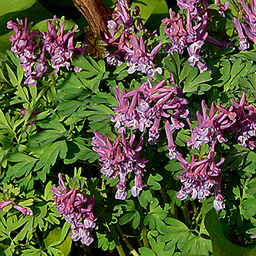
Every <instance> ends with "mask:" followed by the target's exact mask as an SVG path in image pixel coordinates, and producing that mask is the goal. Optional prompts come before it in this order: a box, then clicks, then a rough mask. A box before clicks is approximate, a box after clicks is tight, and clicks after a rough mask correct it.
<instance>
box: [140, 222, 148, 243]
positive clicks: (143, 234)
mask: <svg viewBox="0 0 256 256" xmlns="http://www.w3.org/2000/svg"><path fill="white" fill-rule="evenodd" d="M141 233H142V241H143V244H144V247H147V248H149V247H150V246H149V243H148V238H147V230H146V227H145V226H144V224H143V222H141Z"/></svg>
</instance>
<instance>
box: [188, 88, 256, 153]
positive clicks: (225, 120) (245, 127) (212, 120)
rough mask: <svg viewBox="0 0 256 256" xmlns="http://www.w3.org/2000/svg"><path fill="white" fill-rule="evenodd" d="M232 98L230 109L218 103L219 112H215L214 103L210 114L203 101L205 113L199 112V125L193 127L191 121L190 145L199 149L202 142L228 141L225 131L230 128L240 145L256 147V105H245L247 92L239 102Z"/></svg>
mask: <svg viewBox="0 0 256 256" xmlns="http://www.w3.org/2000/svg"><path fill="white" fill-rule="evenodd" d="M232 100H233V104H234V106H231V107H230V108H229V109H227V108H223V107H221V106H217V105H216V107H217V109H218V110H219V113H215V108H214V103H212V105H211V109H210V113H209V115H207V114H206V106H205V102H204V100H203V101H202V111H203V115H201V114H200V112H199V111H198V112H197V119H198V125H197V126H196V128H194V129H193V128H191V124H190V122H189V125H190V128H191V138H190V139H189V140H188V141H187V145H188V146H192V148H197V149H198V150H199V146H200V145H201V144H202V143H205V144H210V145H211V144H212V143H216V142H217V141H218V142H220V143H222V142H226V141H227V139H226V138H224V132H225V131H226V130H228V131H229V132H230V133H231V134H234V137H235V139H236V140H237V143H238V145H240V146H243V147H246V146H248V147H249V148H250V149H254V148H255V144H254V138H253V137H255V136H256V107H255V106H252V105H249V106H244V104H245V92H244V93H243V95H242V97H241V99H240V102H239V103H238V102H236V101H235V99H234V98H233V99H232Z"/></svg>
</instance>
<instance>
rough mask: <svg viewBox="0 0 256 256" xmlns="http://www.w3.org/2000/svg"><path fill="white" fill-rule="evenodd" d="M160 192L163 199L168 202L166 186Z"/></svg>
mask: <svg viewBox="0 0 256 256" xmlns="http://www.w3.org/2000/svg"><path fill="white" fill-rule="evenodd" d="M160 194H161V196H162V198H163V201H164V202H165V203H166V202H167V197H166V191H165V189H164V188H161V189H160Z"/></svg>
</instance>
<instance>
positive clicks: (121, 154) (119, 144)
mask: <svg viewBox="0 0 256 256" xmlns="http://www.w3.org/2000/svg"><path fill="white" fill-rule="evenodd" d="M94 134H95V137H94V138H93V140H92V145H93V148H92V149H93V150H94V151H95V152H97V153H98V154H99V156H100V159H99V161H100V166H101V167H102V168H101V173H102V174H104V175H106V176H107V177H109V178H110V179H115V178H119V179H120V183H119V184H118V185H117V186H116V187H117V192H116V195H115V198H116V199H118V200H124V199H125V198H126V197H127V192H126V177H127V175H128V174H130V173H132V172H134V174H135V186H134V187H132V189H131V192H132V195H133V196H134V197H138V196H139V193H140V191H141V190H142V189H143V187H144V185H143V184H142V182H141V177H142V175H143V172H144V168H145V163H146V162H147V161H146V160H145V159H144V158H141V156H140V151H141V150H142V145H143V142H144V139H143V137H141V138H140V142H139V144H138V145H137V147H136V148H135V149H132V145H133V142H134V140H135V135H134V134H133V135H132V136H131V138H130V140H129V142H127V141H126V139H125V137H124V134H123V133H121V137H122V139H121V141H120V140H119V139H118V138H117V139H116V141H115V142H114V143H113V144H111V142H110V140H109V138H107V139H106V138H105V137H104V136H103V135H102V134H101V133H99V132H98V131H96V130H95V131H94Z"/></svg>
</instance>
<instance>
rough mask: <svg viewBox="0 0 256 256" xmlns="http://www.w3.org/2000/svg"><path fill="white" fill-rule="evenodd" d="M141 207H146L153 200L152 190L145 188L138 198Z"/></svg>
mask: <svg viewBox="0 0 256 256" xmlns="http://www.w3.org/2000/svg"><path fill="white" fill-rule="evenodd" d="M138 200H139V203H140V205H141V207H143V208H146V207H147V206H148V203H149V202H151V201H152V200H153V196H152V194H151V192H150V190H143V191H142V192H141V194H140V196H139V198H138Z"/></svg>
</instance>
